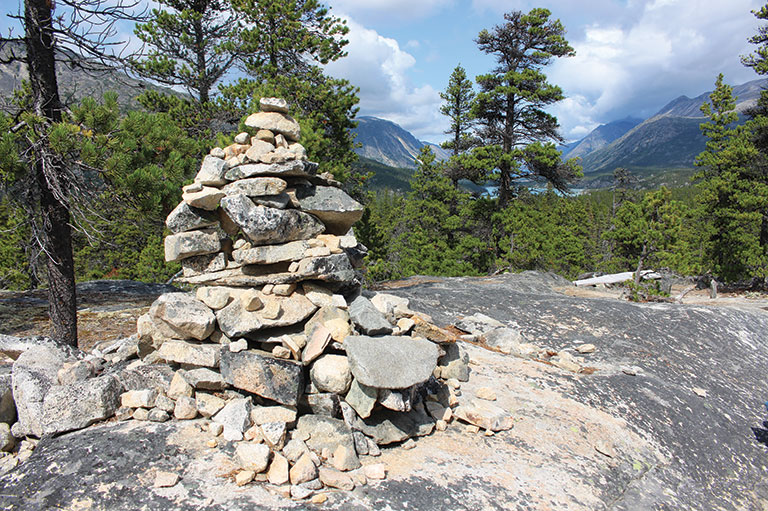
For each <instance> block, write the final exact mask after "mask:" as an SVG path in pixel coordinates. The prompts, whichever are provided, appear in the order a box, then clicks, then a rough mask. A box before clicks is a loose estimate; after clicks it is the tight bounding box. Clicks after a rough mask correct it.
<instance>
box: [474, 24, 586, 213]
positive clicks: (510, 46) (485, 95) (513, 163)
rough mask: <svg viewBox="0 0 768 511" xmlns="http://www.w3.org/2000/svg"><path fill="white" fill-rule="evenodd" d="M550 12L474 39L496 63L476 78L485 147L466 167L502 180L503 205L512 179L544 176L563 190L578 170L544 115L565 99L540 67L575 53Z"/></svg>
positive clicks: (552, 122) (552, 120) (477, 108)
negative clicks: (565, 156)
mask: <svg viewBox="0 0 768 511" xmlns="http://www.w3.org/2000/svg"><path fill="white" fill-rule="evenodd" d="M550 14H551V13H550V11H548V10H547V9H533V10H531V11H530V12H529V13H528V14H523V13H522V12H519V11H513V12H510V13H507V14H505V15H504V19H505V20H506V22H505V23H504V24H501V25H497V26H495V27H494V28H493V29H492V30H491V31H489V30H483V31H481V32H480V34H479V35H478V37H477V39H476V42H477V45H478V46H479V48H480V49H481V50H482V51H483V52H485V53H487V54H489V55H493V56H494V57H495V58H496V62H497V64H498V65H497V67H496V68H494V69H493V70H492V72H491V73H488V74H485V75H481V76H478V77H477V83H478V84H479V85H480V93H479V94H478V95H477V101H476V103H475V109H474V115H475V117H476V118H477V119H478V123H479V124H480V129H479V132H478V135H479V136H480V138H481V139H482V142H483V143H484V144H485V146H484V147H482V148H479V149H477V150H475V151H473V155H472V156H473V158H472V159H470V160H468V161H467V165H469V166H475V167H476V168H480V169H483V170H484V171H486V172H487V173H488V177H489V178H492V179H497V180H498V182H499V200H500V203H501V205H502V206H505V205H506V204H507V202H508V201H509V199H510V197H511V191H512V181H513V180H514V179H518V178H521V177H525V176H541V177H544V178H546V179H547V180H548V181H549V182H550V183H552V185H553V186H554V187H555V188H556V189H558V190H561V191H565V190H567V188H568V183H569V182H570V181H571V180H573V178H575V177H576V176H577V175H579V172H580V169H579V167H578V166H577V165H576V163H575V161H574V160H569V161H568V162H565V163H564V162H563V161H562V160H561V159H560V152H559V151H558V150H557V148H556V147H555V145H554V144H553V143H552V142H553V141H557V142H559V141H562V138H561V137H560V135H559V134H558V123H557V119H556V118H555V117H554V116H552V115H551V114H548V113H547V112H545V111H544V108H545V107H546V106H548V105H551V104H552V103H555V102H557V101H560V100H561V99H563V97H564V96H563V92H562V90H561V89H560V87H557V86H556V85H552V84H550V83H549V82H547V77H546V75H545V74H544V73H543V72H542V71H541V69H542V68H543V67H544V66H545V65H546V64H548V63H549V62H550V61H551V60H552V58H555V57H569V56H572V55H574V50H573V48H572V47H571V46H570V45H569V44H568V41H567V40H566V39H565V29H564V28H563V26H562V24H561V23H560V21H559V20H551V19H550Z"/></svg>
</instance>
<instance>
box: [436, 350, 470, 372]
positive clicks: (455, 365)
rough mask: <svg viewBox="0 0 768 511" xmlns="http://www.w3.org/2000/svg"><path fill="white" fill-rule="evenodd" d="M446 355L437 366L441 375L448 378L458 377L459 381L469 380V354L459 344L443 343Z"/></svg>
mask: <svg viewBox="0 0 768 511" xmlns="http://www.w3.org/2000/svg"><path fill="white" fill-rule="evenodd" d="M442 348H443V350H444V351H445V355H443V356H442V357H440V360H439V361H438V363H437V366H438V368H439V370H440V377H441V378H443V379H445V380H447V379H449V378H456V379H457V380H459V381H468V380H469V355H468V354H467V352H466V351H465V350H464V348H462V347H461V346H460V345H459V344H457V343H453V344H443V345H442Z"/></svg>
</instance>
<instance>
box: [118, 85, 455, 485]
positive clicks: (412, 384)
mask: <svg viewBox="0 0 768 511" xmlns="http://www.w3.org/2000/svg"><path fill="white" fill-rule="evenodd" d="M260 104H261V110H262V111H261V112H258V113H255V114H253V115H251V116H249V117H248V118H247V119H246V121H245V124H246V126H247V127H248V129H249V130H250V132H248V133H245V132H244V133H240V134H238V135H237V136H236V137H235V143H234V144H232V145H230V146H228V147H226V148H224V149H221V148H214V149H213V150H212V151H211V152H210V154H209V155H208V156H206V157H205V159H204V160H203V163H202V166H201V169H200V171H199V172H198V174H197V176H196V177H195V181H194V183H193V184H191V185H188V186H185V187H184V189H183V195H182V202H181V204H179V205H178V207H176V209H174V210H173V212H171V214H170V215H169V216H168V219H167V221H166V223H167V226H168V228H169V229H170V230H171V232H172V233H173V234H171V235H169V236H168V237H167V238H166V240H165V257H166V260H168V261H180V262H181V265H182V267H183V277H182V278H181V279H180V280H181V281H182V282H184V283H186V284H189V285H193V286H196V287H195V290H194V292H180V293H167V294H164V295H162V296H160V297H159V298H158V299H157V300H156V301H155V302H154V304H153V305H152V307H151V308H150V311H149V312H148V313H147V314H145V315H143V316H142V317H141V318H139V321H138V334H139V355H140V356H141V358H142V359H143V363H144V364H162V365H168V366H170V368H171V369H172V370H173V371H174V372H173V376H172V379H171V381H170V382H169V384H168V386H167V387H166V388H164V389H160V390H159V393H158V392H157V389H156V391H150V389H147V390H146V391H143V390H139V391H131V392H129V393H127V394H126V395H124V399H123V406H124V408H123V409H122V410H121V412H120V414H119V415H121V416H122V417H124V418H128V417H133V418H139V419H147V418H148V419H150V420H155V419H158V420H162V419H163V414H164V413H165V414H167V415H166V416H165V417H166V418H168V417H169V416H170V415H173V416H175V417H176V418H177V419H192V418H195V417H198V416H200V415H201V416H203V417H208V418H210V419H211V420H212V424H220V425H222V426H223V427H222V430H223V431H222V434H223V437H224V439H225V440H226V441H230V442H240V443H239V444H238V445H237V446H236V453H237V456H238V459H239V463H240V465H241V466H242V467H243V470H250V471H252V472H259V471H263V470H266V468H267V466H268V465H269V466H270V467H273V466H275V467H277V468H275V470H278V469H279V470H280V471H281V474H282V473H283V472H282V471H283V468H284V469H285V470H284V472H285V477H286V478H287V477H288V472H287V471H288V468H289V467H293V468H290V470H291V476H290V479H291V480H290V482H291V483H292V484H293V486H292V487H291V488H292V489H291V491H294V488H296V485H297V484H302V482H305V481H309V480H311V479H312V477H315V476H317V473H316V472H313V469H312V467H314V466H317V465H318V463H319V460H320V458H318V457H317V455H322V456H321V457H324V458H329V456H330V457H331V458H332V459H329V463H332V465H333V467H335V469H338V470H352V469H355V468H356V467H359V461H358V458H357V456H358V455H361V454H369V453H376V452H378V447H377V445H382V444H389V443H393V442H401V441H404V440H406V439H408V438H409V437H411V436H415V435H424V434H428V433H430V432H431V431H432V430H433V429H434V427H435V423H436V421H437V422H438V423H442V424H445V422H444V421H447V420H449V419H450V417H451V411H450V406H451V405H455V404H456V401H455V397H453V395H452V392H453V391H452V387H450V386H448V385H445V383H444V380H448V379H450V378H454V379H458V380H463V381H466V379H467V377H468V371H469V368H468V358H467V356H466V355H465V354H464V353H463V352H462V351H461V350H460V348H459V347H458V346H457V345H456V344H455V340H456V339H455V336H454V335H453V334H452V333H450V332H448V331H446V330H443V329H440V328H438V327H436V326H434V325H432V324H431V320H430V318H429V317H427V316H425V315H421V314H418V313H416V312H413V311H411V310H410V309H409V308H408V301H407V300H404V299H400V298H397V297H394V296H391V295H383V294H380V295H376V296H375V297H373V298H372V299H371V300H369V299H368V298H366V297H365V296H363V295H362V290H361V286H360V277H359V274H358V272H357V270H356V268H358V267H359V265H360V264H361V263H362V259H363V257H364V255H365V252H366V250H365V247H364V246H362V245H360V244H359V243H358V242H357V240H356V239H355V236H354V234H352V231H351V227H352V224H354V223H355V222H356V221H357V220H358V219H360V217H361V216H362V212H363V208H362V206H361V205H360V204H359V203H357V202H356V201H355V200H353V199H352V198H351V197H350V196H349V195H347V194H346V193H345V192H344V191H343V190H342V189H341V187H340V183H338V182H336V181H335V180H334V179H333V176H331V175H330V174H325V173H318V165H317V164H315V163H312V162H309V161H307V159H306V153H305V150H304V148H303V147H302V145H301V144H300V143H299V136H300V129H299V124H298V123H297V122H296V121H295V120H294V119H293V118H292V117H290V115H289V114H288V106H287V104H286V102H285V101H283V100H280V99H276V98H263V99H262V100H261V102H260ZM369 296H370V295H369ZM137 392H138V394H137ZM153 392H155V393H154V394H153ZM157 403H162V409H160V410H158V406H159V405H158V404H157ZM152 414H154V415H152ZM153 418H154V419H153ZM293 428H296V431H294V433H291V431H292V430H293ZM288 440H291V441H292V442H293V444H291V442H288ZM304 441H306V445H307V446H308V447H309V450H310V451H313V452H314V453H315V456H314V457H311V456H310V458H311V459H312V463H309V462H307V461H306V459H304V457H303V456H302V455H301V452H304V451H302V450H301V449H299V451H300V452H299V454H298V455H297V454H296V452H294V451H295V449H294V451H292V450H291V447H290V446H291V445H293V447H294V448H295V447H296V445H297V444H296V442H299V443H302V442H304ZM286 442H288V443H287V444H286ZM257 445H258V446H261V447H255V446H257ZM301 445H304V444H303V443H302V444H301ZM286 449H288V450H287V451H286ZM270 460H271V461H270ZM302 460H304V461H302ZM310 465H311V466H312V467H310ZM280 467H282V468H280ZM296 467H300V468H296ZM302 467H303V468H302ZM270 470H272V468H270ZM302 470H304V471H306V473H307V474H309V475H306V474H305V475H302V476H299V475H297V476H296V477H295V478H294V476H293V474H294V472H297V473H298V472H301V471H302ZM312 474H314V476H312ZM326 475H327V471H326ZM310 476H312V477H310ZM306 477H309V479H305V481H301V479H302V478H306ZM275 479H276V480H281V478H280V477H277V476H275ZM270 480H271V479H270ZM283 482H287V481H283ZM312 484H314V483H312ZM324 484H330V483H327V482H326V483H324ZM296 491H298V492H299V493H301V490H296Z"/></svg>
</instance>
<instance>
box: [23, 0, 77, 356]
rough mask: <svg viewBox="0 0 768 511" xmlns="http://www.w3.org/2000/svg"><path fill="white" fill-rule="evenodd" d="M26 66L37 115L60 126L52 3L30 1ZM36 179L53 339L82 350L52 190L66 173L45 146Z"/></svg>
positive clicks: (66, 232) (66, 241) (60, 214)
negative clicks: (78, 340) (79, 347)
mask: <svg viewBox="0 0 768 511" xmlns="http://www.w3.org/2000/svg"><path fill="white" fill-rule="evenodd" d="M24 24H25V30H26V35H25V42H26V49H27V65H28V68H29V80H30V85H31V88H32V95H33V101H34V109H35V112H36V113H37V114H38V115H40V116H41V117H43V118H45V119H46V120H47V121H48V122H49V123H56V122H60V121H61V101H60V99H59V89H58V82H57V80H56V55H55V43H54V40H53V27H52V8H51V2H50V1H49V0H25V3H24ZM36 159H37V161H36V163H35V173H36V176H35V177H36V181H37V185H38V187H39V190H40V215H41V219H40V221H41V224H42V228H41V229H40V231H41V232H40V233H39V236H40V237H41V239H40V242H41V246H42V248H43V251H44V252H45V255H46V268H47V270H48V303H49V305H48V311H49V315H50V319H51V324H52V331H51V335H52V337H53V338H54V339H58V340H60V341H63V342H65V343H67V344H70V345H72V346H77V300H76V291H75V289H76V288H75V271H74V261H73V258H72V228H71V225H70V214H69V208H68V206H67V205H66V204H64V203H62V202H61V200H60V199H61V198H60V197H57V196H56V194H55V193H54V190H53V188H52V186H51V184H52V183H56V184H57V185H58V188H59V189H60V190H61V189H65V188H66V182H65V180H66V177H65V172H64V170H63V169H62V168H61V164H60V163H59V162H58V161H57V159H56V158H55V157H54V155H53V154H52V152H51V151H50V148H48V147H47V146H46V142H45V141H43V142H42V143H41V146H40V147H39V149H38V154H37V155H36Z"/></svg>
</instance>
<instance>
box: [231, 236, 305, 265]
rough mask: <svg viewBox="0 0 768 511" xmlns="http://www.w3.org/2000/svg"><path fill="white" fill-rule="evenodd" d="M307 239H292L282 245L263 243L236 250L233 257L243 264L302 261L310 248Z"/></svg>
mask: <svg viewBox="0 0 768 511" xmlns="http://www.w3.org/2000/svg"><path fill="white" fill-rule="evenodd" d="M309 248H310V247H309V242H307V241H303V240H300V241H290V242H288V243H283V244H280V245H262V246H258V247H252V248H246V249H240V250H235V251H234V252H232V257H233V258H234V260H235V261H236V262H238V263H243V264H275V263H282V262H285V261H300V260H302V259H304V254H305V253H306V252H307V250H309Z"/></svg>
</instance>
